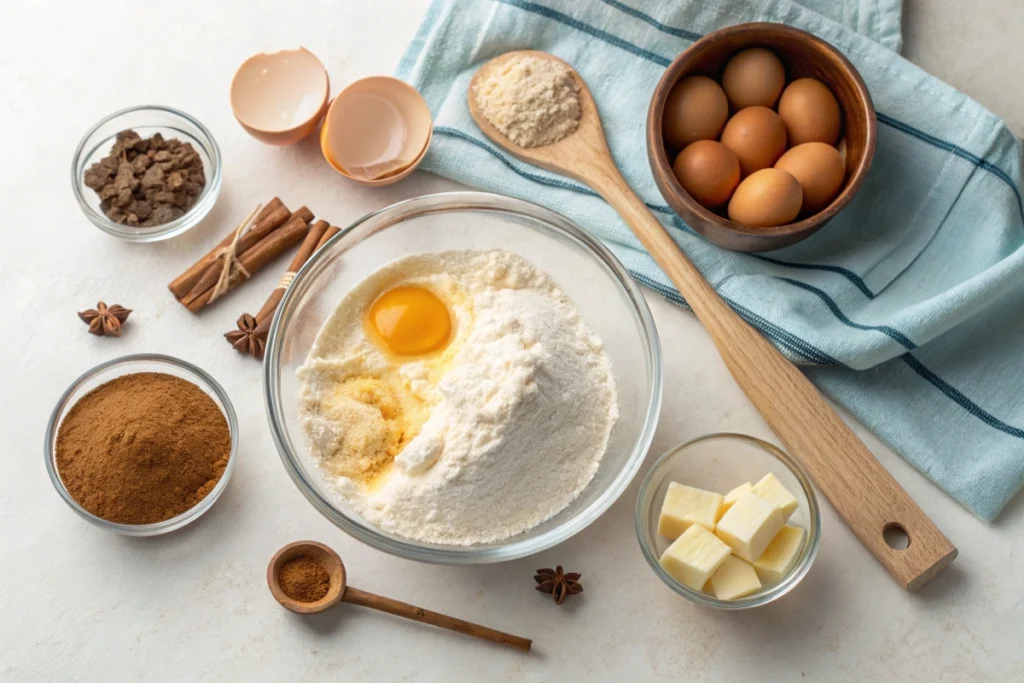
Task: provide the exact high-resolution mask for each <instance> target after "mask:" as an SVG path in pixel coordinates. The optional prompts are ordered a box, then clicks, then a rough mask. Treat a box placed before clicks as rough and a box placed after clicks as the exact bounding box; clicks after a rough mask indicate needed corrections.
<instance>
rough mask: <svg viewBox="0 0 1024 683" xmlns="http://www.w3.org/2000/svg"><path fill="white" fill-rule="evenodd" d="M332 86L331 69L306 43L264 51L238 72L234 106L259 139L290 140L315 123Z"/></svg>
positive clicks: (278, 142)
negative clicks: (298, 46)
mask: <svg viewBox="0 0 1024 683" xmlns="http://www.w3.org/2000/svg"><path fill="white" fill-rule="evenodd" d="M330 89H331V84H330V80H329V79H328V77H327V70H326V69H325V68H324V65H323V64H322V63H321V62H320V60H319V59H317V58H316V55H314V54H313V53H312V52H310V51H309V50H307V49H306V48H304V47H300V48H298V49H296V50H281V51H280V52H270V53H262V52H261V53H259V54H256V55H253V56H252V57H249V59H247V60H245V62H243V63H242V65H241V66H240V67H238V70H237V71H236V72H235V76H234V78H233V79H232V80H231V111H232V113H234V115H235V119H236V120H237V121H238V123H240V124H241V125H242V127H243V128H244V129H245V130H246V132H248V133H249V134H250V135H252V136H253V137H254V138H256V139H257V140H259V141H260V142H265V143H266V144H268V145H291V144H294V143H296V142H298V141H299V140H301V139H303V138H304V137H306V136H307V135H309V134H310V133H312V132H313V131H314V130H315V129H316V126H317V124H318V123H320V119H322V118H323V116H324V113H325V112H326V111H327V98H328V95H329V93H330Z"/></svg>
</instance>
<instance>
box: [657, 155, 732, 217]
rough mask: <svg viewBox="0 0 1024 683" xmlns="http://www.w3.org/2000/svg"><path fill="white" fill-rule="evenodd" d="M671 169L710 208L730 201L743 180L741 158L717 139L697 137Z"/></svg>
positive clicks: (683, 184)
mask: <svg viewBox="0 0 1024 683" xmlns="http://www.w3.org/2000/svg"><path fill="white" fill-rule="evenodd" d="M672 170H673V171H674V172H675V174H676V178H678V179H679V184H680V185H682V186H683V189H685V190H686V191H687V192H689V193H690V196H691V197H693V198H694V199H696V200H697V201H698V202H700V204H701V205H702V206H706V207H708V208H709V209H711V208H714V207H716V206H721V205H722V204H725V203H726V202H727V201H729V197H731V196H732V191H733V190H735V189H736V186H737V185H739V182H740V161H739V159H737V158H736V155H735V154H734V153H733V151H732V150H731V149H729V148H728V147H726V146H725V145H723V144H722V143H721V142H717V141H715V140H697V142H692V143H690V144H689V145H687V146H686V149H684V150H683V151H682V152H680V153H679V156H677V157H676V161H675V163H674V164H672Z"/></svg>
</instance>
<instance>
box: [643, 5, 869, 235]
mask: <svg viewBox="0 0 1024 683" xmlns="http://www.w3.org/2000/svg"><path fill="white" fill-rule="evenodd" d="M749 47H764V48H767V49H769V50H771V51H772V52H774V53H775V54H776V55H778V56H779V59H781V60H782V63H783V64H784V65H785V67H786V82H787V83H789V82H790V81H792V80H794V79H797V78H804V77H808V76H809V77H811V78H816V79H818V80H819V81H821V82H822V83H824V84H825V85H827V86H828V87H829V89H830V90H831V91H832V93H833V94H834V95H835V97H836V99H837V100H838V101H839V108H840V110H841V112H842V117H843V137H844V138H845V140H846V180H845V181H844V182H843V187H842V189H841V190H840V191H839V195H838V196H837V197H836V198H835V199H834V200H832V203H831V204H829V205H828V206H827V207H825V208H824V209H822V210H821V211H819V212H818V213H816V214H813V215H811V216H807V217H806V218H803V219H802V220H799V221H797V222H796V223H789V224H787V225H782V226H779V227H777V228H756V227H750V226H746V225H743V224H741V223H736V222H735V221H731V220H729V219H728V218H727V217H726V216H725V214H724V208H723V209H722V210H721V211H722V213H719V212H717V211H713V210H711V209H706V208H704V207H703V206H701V205H700V204H698V203H697V201H696V200H695V199H694V198H693V197H691V196H690V195H689V194H688V193H687V192H686V190H684V189H683V187H682V185H680V184H679V181H678V180H677V179H676V176H675V174H674V173H673V172H672V160H673V159H674V158H675V154H677V153H678V152H679V150H677V149H667V148H666V144H665V141H664V139H663V138H662V134H661V127H662V114H663V112H664V110H665V100H666V99H667V98H668V93H669V91H670V90H671V89H672V87H673V86H674V85H675V84H676V83H677V82H678V81H679V80H680V79H681V78H683V77H684V76H692V75H697V74H702V75H705V76H710V77H711V78H713V79H715V80H716V81H719V82H721V76H722V70H723V68H724V67H725V64H726V62H728V61H729V58H730V57H732V56H733V55H734V54H736V53H737V52H739V51H740V50H744V49H746V48H749ZM730 113H731V112H730ZM876 126H877V124H876V122H875V107H874V105H873V104H872V103H871V95H870V93H868V89H867V86H866V85H864V81H863V79H861V77H860V74H859V73H857V70H856V69H855V68H854V67H853V65H852V64H850V61H849V60H848V59H846V57H844V56H843V55H842V53H840V52H839V51H838V50H837V49H836V48H834V47H832V46H831V45H829V44H828V43H826V42H825V41H823V40H821V39H820V38H817V37H815V36H813V35H811V34H810V33H807V32H806V31H801V30H800V29H796V28H792V27H790V26H785V25H783V24H771V23H751V24H737V25H736V26H729V27H728V28H723V29H720V30H718V31H715V32H714V33H709V34H708V35H706V36H704V37H703V38H701V39H700V40H698V41H697V42H695V43H694V44H693V45H691V46H690V47H689V48H687V49H686V50H685V51H684V52H683V53H682V54H680V55H679V56H678V57H676V59H675V61H673V62H672V64H670V65H669V67H668V69H667V70H666V71H665V74H664V75H663V76H662V77H661V81H660V82H659V83H658V87H657V88H655V90H654V97H653V98H652V99H651V107H650V109H649V110H648V113H647V156H648V158H649V160H650V163H651V171H652V172H653V173H654V180H655V182H656V183H657V184H658V189H659V190H661V194H662V196H663V197H665V201H667V202H668V204H669V206H671V207H672V208H673V209H674V210H675V211H676V213H678V214H679V216H680V217H681V218H682V219H683V220H684V221H685V222H686V224H687V225H689V226H690V227H691V228H693V229H694V230H696V231H697V232H698V233H700V234H701V235H703V236H704V237H705V238H706V239H708V240H710V241H712V242H714V243H715V244H718V245H720V246H723V247H725V248H727V249H734V250H736V251H770V250H772V249H780V248H782V247H786V246H789V245H791V244H794V243H796V242H799V241H800V240H802V239H805V238H806V237H809V236H811V235H813V234H814V233H815V232H817V231H818V230H820V229H821V228H822V227H823V226H824V225H825V224H826V223H828V222H829V221H830V220H832V218H833V217H834V216H835V215H836V214H837V213H839V211H841V210H842V209H843V207H845V206H846V205H847V204H849V203H850V200H851V199H853V195H854V194H856V193H857V190H858V189H859V188H860V186H861V184H862V183H863V182H864V177H865V176H866V175H867V172H868V169H869V168H870V167H871V159H872V157H873V156H874V154H875V137H876Z"/></svg>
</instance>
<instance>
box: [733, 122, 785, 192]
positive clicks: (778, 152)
mask: <svg viewBox="0 0 1024 683" xmlns="http://www.w3.org/2000/svg"><path fill="white" fill-rule="evenodd" d="M722 144H723V145H725V146H726V147H728V148H729V149H731V150H732V151H733V152H735V153H736V156H737V157H738V158H739V160H740V171H742V173H743V175H744V176H748V175H750V174H751V173H753V172H754V171H758V170H760V169H762V168H768V167H770V166H773V165H774V164H775V162H776V161H778V160H779V157H781V156H782V153H783V152H785V151H786V125H785V124H784V123H783V122H782V119H781V118H779V115H778V114H776V113H775V112H774V111H772V110H771V109H768V108H767V107H747V108H746V109H740V110H739V111H738V112H736V114H734V115H733V117H732V118H731V119H729V122H728V123H726V124H725V130H723V131H722Z"/></svg>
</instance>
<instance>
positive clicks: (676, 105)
mask: <svg viewBox="0 0 1024 683" xmlns="http://www.w3.org/2000/svg"><path fill="white" fill-rule="evenodd" d="M727 118H729V103H728V102H727V101H726V99H725V92H723V91H722V86H720V85H718V83H715V82H714V81H713V80H711V79H710V78H708V77H707V76H688V77H686V78H684V79H682V80H681V81H679V82H678V83H676V84H675V86H673V87H672V90H670V91H669V93H668V98H667V99H666V100H665V112H664V115H663V118H662V124H661V131H662V135H663V136H664V138H665V141H666V142H667V143H668V144H669V145H670V146H672V147H675V148H676V149H681V148H683V147H686V146H687V145H688V144H690V143H691V142H693V141H694V140H713V139H715V138H717V137H718V134H719V133H721V132H722V126H724V125H725V120H726V119H727Z"/></svg>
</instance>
